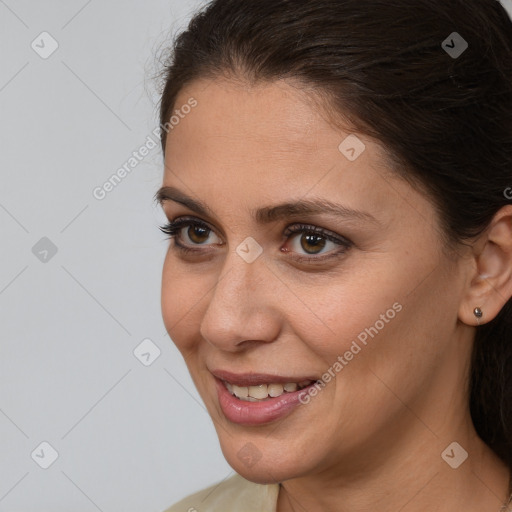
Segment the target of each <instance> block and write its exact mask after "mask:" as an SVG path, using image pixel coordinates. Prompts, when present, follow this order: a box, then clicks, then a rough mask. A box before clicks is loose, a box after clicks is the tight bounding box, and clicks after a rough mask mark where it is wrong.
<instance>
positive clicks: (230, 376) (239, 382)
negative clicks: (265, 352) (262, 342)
mask: <svg viewBox="0 0 512 512" xmlns="http://www.w3.org/2000/svg"><path fill="white" fill-rule="evenodd" d="M211 373H212V374H213V375H214V376H215V377H217V379H220V380H225V381H226V382H229V383H230V384H235V385H236V386H260V385H261V384H287V383H289V382H297V383H298V382H303V381H305V380H312V381H316V380H318V377H312V376H303V377H293V376H286V377H283V376H282V375H271V374H269V373H243V374H242V373H240V374H236V373H231V372H228V371H224V370H211Z"/></svg>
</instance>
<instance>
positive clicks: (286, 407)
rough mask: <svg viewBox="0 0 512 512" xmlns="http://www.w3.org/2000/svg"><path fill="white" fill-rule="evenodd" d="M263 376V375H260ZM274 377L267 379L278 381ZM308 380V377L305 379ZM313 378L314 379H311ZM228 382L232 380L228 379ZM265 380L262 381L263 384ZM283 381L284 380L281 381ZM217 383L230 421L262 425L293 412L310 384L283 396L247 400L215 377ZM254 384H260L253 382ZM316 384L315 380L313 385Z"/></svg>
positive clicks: (218, 391)
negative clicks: (242, 398) (235, 393)
mask: <svg viewBox="0 0 512 512" xmlns="http://www.w3.org/2000/svg"><path fill="white" fill-rule="evenodd" d="M258 377H261V376H258ZM273 379H275V377H274V376H273V377H272V379H268V378H267V380H265V381H264V382H265V383H268V382H278V381H277V380H273ZM226 380H227V379H226ZM303 380H307V379H303ZM311 380H312V379H311ZM228 382H230V381H229V380H228ZM241 382H247V380H245V381H244V380H241ZM264 382H260V383H261V384H263V383H264ZM281 382H283V381H281ZM286 382H297V381H294V380H287V381H286ZM215 384H216V386H217V395H218V398H219V404H220V407H221V409H222V412H223V413H224V415H225V416H226V418H227V419H228V420H229V421H232V422H233V423H237V424H239V425H253V426H255V425H262V424H264V423H270V422H272V421H276V420H278V419H282V418H284V417H285V416H287V415H288V414H290V413H291V412H292V410H293V409H295V407H297V405H299V404H300V403H301V402H300V401H299V396H300V393H304V392H306V393H307V391H308V389H309V387H310V386H307V387H305V388H303V389H300V390H297V391H293V392H291V393H289V392H286V393H284V394H283V395H281V396H278V397H275V398H268V399H267V400H264V401H261V402H246V401H245V400H240V399H239V398H236V397H235V396H233V395H232V394H231V393H230V392H229V391H228V390H227V388H226V386H225V385H224V383H223V382H222V380H220V379H218V378H215ZM252 385H254V386H256V385H258V384H252ZM313 385H314V382H313V383H312V384H311V386H313Z"/></svg>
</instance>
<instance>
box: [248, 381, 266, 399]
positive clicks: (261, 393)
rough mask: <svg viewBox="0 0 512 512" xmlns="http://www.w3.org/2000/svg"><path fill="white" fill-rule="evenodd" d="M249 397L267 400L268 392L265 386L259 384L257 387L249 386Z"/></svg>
mask: <svg viewBox="0 0 512 512" xmlns="http://www.w3.org/2000/svg"><path fill="white" fill-rule="evenodd" d="M249 396H252V397H253V398H258V399H259V400H263V398H267V396H268V391H267V385H266V384H260V385H259V386H250V387H249Z"/></svg>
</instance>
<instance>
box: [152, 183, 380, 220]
mask: <svg viewBox="0 0 512 512" xmlns="http://www.w3.org/2000/svg"><path fill="white" fill-rule="evenodd" d="M155 201H157V202H158V203H159V204H160V205H161V206H163V204H164V203H165V202H167V201H174V202H176V203H180V204H182V205H183V206H186V207H187V208H189V209H190V210H192V211H194V212H196V213H199V214H201V215H204V216H207V217H209V216H211V217H213V215H212V213H211V210H210V208H208V207H207V206H206V205H205V204H204V203H202V202H201V201H198V200H197V199H193V198H191V197H189V196H187V195H185V194H184V193H183V192H181V191H180V190H178V189H177V188H175V187H162V188H160V189H159V190H158V191H157V193H156V194H155ZM251 213H252V214H253V216H254V218H255V220H256V222H257V223H258V224H269V223H271V222H276V221H278V220H280V219H283V218H287V217H293V216H297V215H307V214H310V215H311V214H319V213H330V214H333V215H336V216H338V217H345V218H353V219H356V220H363V221H370V222H373V223H375V224H379V225H380V222H379V221H378V220H377V219H376V218H375V217H374V216H373V215H371V214H370V213H367V212H362V211H360V210H353V209H351V208H347V207H346V206H343V205H341V204H336V203H333V202H331V201H328V200H326V199H301V200H298V201H294V202H289V203H283V204H278V205H275V206H265V207H262V208H258V209H257V210H253V211H252V212H251Z"/></svg>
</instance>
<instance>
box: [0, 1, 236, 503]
mask: <svg viewBox="0 0 512 512" xmlns="http://www.w3.org/2000/svg"><path fill="white" fill-rule="evenodd" d="M199 4H200V2H199V1H183V0H181V1H177V0H174V1H173V0H146V1H144V2H141V1H135V0H129V1H126V0H125V1H123V2H120V1H118V2H114V1H110V2H100V1H99V0H89V1H86V0H72V1H67V2H64V1H55V0H54V1H40V2H38V1H34V0H32V1H30V0H5V1H4V0H0V56H1V59H0V64H1V65H0V113H1V123H0V148H1V151H0V176H1V185H0V233H1V242H0V244H1V249H0V258H1V259H0V336H1V340H0V512H20V511H23V512H29V511H30V512H36V511H37V512H50V511H51V512H59V511H62V512H64V511H66V512H69V511H84V512H94V511H98V510H100V511H103V512H114V511H123V512H135V511H137V512H143V511H144V512H153V511H154V512H160V511H162V510H163V509H165V508H167V507H168V506H170V505H171V504H172V503H174V502H175V501H177V500H178V499H180V498H181V497H183V496H184V495H185V494H188V493H190V492H192V491H195V490H196V489H199V488H201V487H204V486H206V485H209V484H211V483H213V482H215V481H219V480H221V479H224V478H225V477H226V476H228V475H229V474H230V473H231V472H232V470H231V468H230V467H229V466H228V464H227V463H226V462H225V460H224V458H223V457H222V453H221V451H220V448H219V444H218V440H217V436H216V434H215V431H214V428H213V426H212V424H211V421H210V419H209V416H208V415H207V413H206V411H205V409H204V407H203V405H202V402H201V401H200V398H199V396H198V394H197V391H196V390H195V388H194V385H193V383H192V381H191V379H190V377H189V375H188V372H187V369H186V366H185V364H184V363H183V361H182V358H181V355H180V354H179V352H178V351H177V349H176V348H175V347H174V345H173V344H172V341H171V340H170V338H169V336H168V335H166V331H165V327H164V325H163V322H162V318H161V310H160V279H161V270H162V264H163V259H164V256H165V252H166V247H167V243H168V242H167V241H166V240H165V235H163V234H162V233H161V232H160V231H159V230H158V225H160V224H161V223H163V221H164V216H163V213H162V212H161V210H160V209H159V208H158V207H156V206H155V205H154V203H153V202H152V199H153V195H154V193H155V192H156V190H157V189H158V187H159V186H160V185H161V181H162V172H163V167H162V156H161V152H160V150H159V148H158V147H155V148H154V149H152V150H151V151H150V153H149V155H147V156H146V157H145V158H144V159H143V160H142V161H140V162H139V163H138V165H137V166H136V167H134V168H133V169H132V171H131V172H130V174H128V175H127V176H126V177H125V178H124V180H123V181H122V182H121V183H119V184H118V185H117V186H116V187H115V189H114V190H112V191H111V192H110V193H109V194H107V195H106V197H105V198H104V199H103V200H98V199H95V197H94V196H93V190H94V188H95V187H98V186H101V185H102V184H103V183H104V182H105V181H106V180H108V179H109V178H110V176H111V175H112V174H113V173H115V172H116V171H117V169H118V168H119V167H121V166H122V165H123V164H124V163H126V162H127V161H128V159H129V158H130V157H131V156H132V152H133V151H135V150H137V149H138V148H139V147H140V146H142V145H143V144H144V143H145V142H146V141H147V137H148V136H151V137H152V139H153V140H156V141H158V139H157V137H155V136H154V135H153V134H152V132H153V130H154V129H155V128H156V127H157V126H158V121H157V107H156V104H157V100H158V98H157V95H156V92H155V90H156V88H155V82H154V81H153V80H151V79H150V75H151V74H152V73H154V72H155V71H156V70H157V61H156V55H157V52H158V49H159V48H160V45H161V44H162V43H164V42H165V41H166V40H168V38H169V37H170V36H172V34H173V33H174V32H175V31H176V30H178V29H180V28H181V27H183V26H184V25H185V23H186V21H188V18H189V16H190V13H191V12H192V11H193V10H194V8H195V7H196V6H198V5H199ZM42 32H48V33H49V34H50V35H51V37H52V38H53V39H54V40H56V41H57V43H58V48H57V50H56V51H54V53H52V54H51V55H49V56H47V54H46V53H45V52H49V51H50V50H51V49H52V44H55V43H53V42H52V40H50V39H49V36H40V34H41V33H42ZM33 41H35V43H34V45H37V46H36V48H37V51H38V52H40V53H36V51H35V50H34V49H33V48H32V46H31V45H32V42H33ZM40 54H42V55H43V56H46V57H47V58H42V57H41V56H40ZM43 238H46V239H48V240H49V241H51V242H48V240H43V241H40V240H41V239H43ZM34 247H35V249H33V248H34ZM54 247H56V250H57V252H56V253H55V254H53V252H54V251H55V249H54ZM52 248H53V250H52ZM45 251H47V252H45ZM145 339H150V340H151V341H152V343H153V344H154V346H156V347H158V349H159V350H160V351H161V354H160V356H159V357H158V358H156V359H155V354H154V351H155V349H154V348H153V349H151V350H150V351H149V355H145V356H143V357H142V359H143V361H145V362H147V363H151V364H149V366H145V365H144V364H143V363H142V362H141V361H140V360H139V359H137V358H136V356H135V355H134V350H135V349H136V347H137V346H138V345H139V344H140V343H141V342H142V341H143V340H145ZM146 343H148V342H146ZM143 347H144V346H143ZM142 352H143V353H147V352H148V351H147V349H146V348H144V350H142ZM148 359H149V361H148ZM42 442H47V443H49V444H50V445H51V446H52V447H53V449H54V450H56V452H57V453H58V458H57V459H56V460H55V461H54V462H53V464H51V465H50V466H49V467H48V468H47V469H43V468H42V467H41V465H45V464H48V463H49V462H51V461H52V452H51V449H50V448H49V447H47V446H46V445H42V446H40V445H41V443H42Z"/></svg>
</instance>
